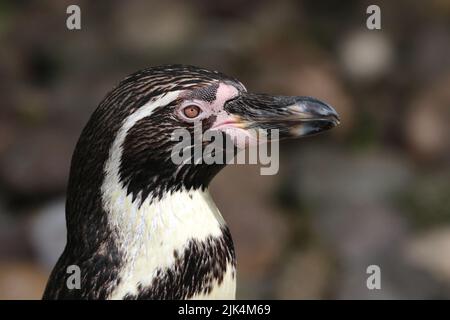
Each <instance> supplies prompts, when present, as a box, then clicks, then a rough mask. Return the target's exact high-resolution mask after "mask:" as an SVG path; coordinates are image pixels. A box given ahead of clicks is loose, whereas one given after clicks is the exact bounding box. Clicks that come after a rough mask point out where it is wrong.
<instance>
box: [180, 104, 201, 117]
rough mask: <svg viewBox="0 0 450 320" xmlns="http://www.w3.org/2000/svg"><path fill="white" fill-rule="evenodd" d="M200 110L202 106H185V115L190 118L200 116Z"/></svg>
mask: <svg viewBox="0 0 450 320" xmlns="http://www.w3.org/2000/svg"><path fill="white" fill-rule="evenodd" d="M200 111H201V110H200V108H199V107H197V106H196V105H193V104H192V105H189V106H187V107H184V108H183V113H184V115H185V116H186V117H188V118H190V119H193V118H196V117H198V115H199V114H200Z"/></svg>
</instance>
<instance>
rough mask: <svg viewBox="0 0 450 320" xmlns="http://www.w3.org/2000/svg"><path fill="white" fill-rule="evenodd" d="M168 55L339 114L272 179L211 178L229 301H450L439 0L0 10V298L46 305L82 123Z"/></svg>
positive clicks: (444, 43) (286, 146) (448, 157)
mask: <svg viewBox="0 0 450 320" xmlns="http://www.w3.org/2000/svg"><path fill="white" fill-rule="evenodd" d="M69 4H78V5H79V6H80V7H81V24H82V30H80V31H69V30H68V29H67V28H66V18H67V16H68V15H67V14H66V8H67V6H68V5H69ZM369 4H378V5H379V6H380V7H381V22H382V30H380V31H369V30H368V29H367V28H366V18H367V17H368V15H367V14H366V8H367V6H368V5H369ZM163 63H184V64H193V65H198V66H202V67H207V68H211V69H217V70H220V71H222V72H224V73H226V74H229V75H232V76H235V77H237V78H238V79H240V80H241V81H242V82H243V83H244V84H245V85H246V86H247V88H248V89H249V90H250V91H254V92H267V93H277V94H286V95H311V96H314V97H317V98H319V99H323V100H324V101H327V102H328V103H330V104H331V105H333V106H334V107H335V108H336V109H337V111H338V112H339V113H340V115H341V119H342V123H341V126H339V127H338V128H336V129H334V130H332V131H330V132H329V133H326V134H323V135H320V136H317V137H311V138H306V139H303V140H298V141H290V142H286V143H283V144H282V145H281V156H280V157H281V158H280V161H281V165H280V172H279V174H278V175H276V176H260V175H259V168H258V167H257V166H231V167H228V168H226V169H225V170H224V171H223V172H222V173H221V174H220V175H219V176H218V177H217V178H216V179H215V181H214V182H213V186H212V193H213V196H214V198H215V199H216V202H217V204H218V206H219V208H221V211H222V214H223V215H224V217H225V219H226V220H227V221H228V223H229V225H230V228H231V231H232V234H233V236H234V240H235V245H236V248H237V254H238V297H239V298H277V299H283V298H290V299H297V298H312V299H319V298H333V299H347V298H359V299H377V298H387V299H396V298H425V299H430V298H450V224H449V223H450V179H449V178H450V143H449V141H448V139H449V137H450V122H449V120H450V2H449V1H445V0H432V1H427V2H420V1H415V2H414V1H395V2H393V1H391V2H389V3H388V2H387V1H383V2H381V1H378V2H372V1H370V2H366V1H345V2H344V1H339V2H337V1H336V2H335V3H334V4H332V3H326V2H319V1H316V0H308V1H245V2H244V1H242V2H241V1H234V0H219V1H206V0H205V1H200V0H198V1H108V2H106V1H96V2H93V1H33V2H26V1H14V2H13V1H11V2H5V1H2V2H1V3H0V79H1V81H0V299H10V298H40V297H41V294H42V291H43V288H44V285H45V282H46V280H47V276H48V274H49V272H50V270H51V268H52V267H53V264H54V263H55V261H56V259H57V257H58V256H59V254H60V252H61V250H62V248H63V246H64V242H65V225H64V223H65V222H64V199H65V198H64V197H65V187H66V182H67V176H68V171H69V164H70V158H71V153H72V150H73V148H74V145H75V142H76V140H77V138H78V135H79V134H80V132H81V129H82V127H83V125H84V124H85V123H86V121H87V119H88V118H89V116H90V114H91V113H92V111H93V110H94V108H95V107H96V105H97V104H98V103H99V101H100V100H101V99H102V97H103V96H104V95H105V94H106V92H107V91H108V90H110V89H111V88H112V87H113V86H114V85H115V84H117V82H118V81H119V80H120V79H122V78H123V77H124V76H126V75H127V74H129V73H131V72H134V71H136V70H138V69H142V68H145V67H148V66H151V65H158V64H163ZM371 264H376V265H379V266H380V268H381V276H382V277H381V279H382V282H381V284H382V289H381V290H368V289H367V287H366V279H367V277H368V275H367V274H366V268H367V266H369V265H371Z"/></svg>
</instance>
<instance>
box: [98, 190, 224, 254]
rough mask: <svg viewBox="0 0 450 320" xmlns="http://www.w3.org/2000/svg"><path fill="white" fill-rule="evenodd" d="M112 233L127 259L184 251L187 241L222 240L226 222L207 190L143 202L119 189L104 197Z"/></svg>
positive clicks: (171, 193)
mask: <svg viewBox="0 0 450 320" xmlns="http://www.w3.org/2000/svg"><path fill="white" fill-rule="evenodd" d="M103 205H104V208H105V210H106V212H107V217H108V218H107V219H108V224H109V226H110V229H111V230H113V233H114V235H115V237H116V239H115V240H116V243H117V244H118V246H119V248H120V249H122V250H121V251H122V252H124V253H126V256H127V258H128V259H134V258H136V256H140V255H144V254H146V253H150V254H151V255H154V254H155V251H158V252H159V253H162V252H161V251H164V252H165V253H166V254H168V253H170V255H173V252H174V251H176V250H181V249H182V248H183V247H184V246H185V245H186V243H187V242H188V241H190V240H197V241H205V240H206V239H207V238H208V237H220V236H222V234H223V229H224V228H226V225H225V222H224V220H223V218H222V215H221V214H220V212H219V210H218V208H217V207H216V205H215V204H214V202H213V200H212V198H211V196H210V194H209V192H208V190H207V189H204V190H202V189H195V190H192V189H191V190H184V189H181V190H177V191H173V192H167V193H165V194H164V195H163V196H162V197H161V198H147V199H146V200H145V201H143V202H141V201H140V199H139V197H137V198H134V199H133V196H132V194H127V193H126V190H125V189H124V188H121V187H120V186H118V188H117V189H116V190H111V191H110V193H109V194H107V195H104V199H103Z"/></svg>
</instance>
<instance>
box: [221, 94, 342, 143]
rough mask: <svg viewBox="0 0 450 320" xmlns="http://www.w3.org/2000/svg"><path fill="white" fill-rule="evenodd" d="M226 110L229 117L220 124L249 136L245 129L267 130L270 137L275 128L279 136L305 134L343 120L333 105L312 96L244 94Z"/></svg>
mask: <svg viewBox="0 0 450 320" xmlns="http://www.w3.org/2000/svg"><path fill="white" fill-rule="evenodd" d="M224 110H225V111H226V112H227V114H228V115H229V116H228V117H227V118H226V119H222V121H221V123H222V125H221V126H220V127H222V129H223V131H225V133H228V134H231V135H232V136H235V137H236V138H239V135H247V136H248V133H245V132H244V131H250V129H256V130H261V129H263V130H266V132H269V140H270V131H272V130H278V138H279V139H285V138H297V137H304V136H309V135H313V134H317V133H320V132H322V131H325V130H329V129H331V128H333V127H335V126H337V125H338V124H339V121H340V119H339V115H338V114H337V112H336V111H335V110H334V109H333V108H332V107H331V106H329V105H328V104H326V103H324V102H322V101H319V100H317V99H314V98H311V97H288V96H271V95H266V94H251V93H241V94H240V95H239V96H238V97H237V98H235V99H233V100H230V101H228V102H227V103H226V104H225V106H224ZM223 120H225V121H223ZM233 128H234V129H236V130H233ZM243 130H244V131H243Z"/></svg>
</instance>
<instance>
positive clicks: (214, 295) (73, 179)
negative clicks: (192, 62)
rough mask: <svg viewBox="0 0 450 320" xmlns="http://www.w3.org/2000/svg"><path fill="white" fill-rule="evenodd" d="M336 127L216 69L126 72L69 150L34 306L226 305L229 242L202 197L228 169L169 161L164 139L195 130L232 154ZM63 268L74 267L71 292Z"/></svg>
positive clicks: (316, 105)
mask: <svg viewBox="0 0 450 320" xmlns="http://www.w3.org/2000/svg"><path fill="white" fill-rule="evenodd" d="M337 124H339V116H338V114H337V113H336V111H335V110H334V109H333V108H332V107H331V106H329V105H328V104H326V103H324V102H322V101H319V100H317V99H315V98H311V97H300V96H273V95H267V94H254V93H250V92H247V89H246V88H245V87H244V85H243V84H242V83H241V82H239V81H238V80H237V79H235V78H233V77H229V76H227V75H225V74H223V73H221V72H218V71H210V70H207V69H203V68H199V67H194V66H187V65H164V66H157V67H150V68H147V69H144V70H141V71H138V72H136V73H133V74H131V75H129V76H128V77H126V78H125V79H124V80H122V81H121V82H120V83H119V84H118V85H117V86H116V87H115V88H114V89H113V90H112V91H110V92H109V93H108V94H107V95H106V96H105V98H104V99H103V100H102V102H101V103H100V104H99V106H98V107H97V109H96V110H95V111H94V112H93V114H92V116H91V117H90V119H89V121H88V123H87V124H86V126H85V127H84V129H83V131H82V133H81V136H80V138H79V140H78V142H77V144H76V147H75V151H74V153H73V157H72V161H71V167H70V175H69V182H68V188H67V200H66V227H67V243H66V246H65V249H64V251H63V253H62V255H61V256H60V258H59V260H58V262H57V263H56V265H55V267H54V269H53V271H52V273H51V275H50V277H49V280H48V283H47V286H46V289H45V292H44V295H43V299H130V300H135V299H158V300H159V299H174V300H180V299H235V295H236V256H235V250H234V246H233V241H232V237H231V234H230V230H229V229H228V227H227V225H226V223H225V221H224V219H223V217H222V215H221V214H220V211H219V209H218V208H217V206H216V205H215V204H214V201H213V199H212V198H211V196H210V194H209V192H208V186H209V184H210V182H211V180H212V179H213V177H214V176H215V175H216V174H217V173H218V172H219V171H220V170H221V169H222V168H223V167H224V166H225V165H226V162H225V163H206V162H197V161H185V162H182V163H178V162H176V161H173V150H174V148H175V147H176V146H178V145H179V141H175V140H174V139H173V133H174V132H175V131H177V130H182V131H183V132H188V133H189V134H190V135H191V136H194V135H195V128H196V125H200V127H201V129H200V130H201V131H200V132H201V133H205V132H215V133H218V134H219V135H221V136H224V137H225V138H226V139H225V140H226V141H230V140H231V141H232V143H233V146H234V152H236V150H238V151H239V150H240V149H243V148H246V147H247V146H248V144H249V142H248V141H249V137H252V134H250V132H251V131H252V130H254V129H256V130H266V131H269V130H277V135H278V137H277V139H285V138H297V137H303V136H309V135H312V134H315V133H319V132H322V131H325V130H328V129H331V128H333V127H335V126H336V125H337ZM227 139H228V140H227ZM193 140H195V139H193ZM267 140H268V141H270V140H271V136H270V135H269V137H268V139H267ZM193 144H194V142H191V144H190V145H188V147H192V146H193ZM70 270H78V272H79V273H78V279H77V280H78V285H77V286H73V285H70V280H71V277H73V275H74V274H72V272H70Z"/></svg>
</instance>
